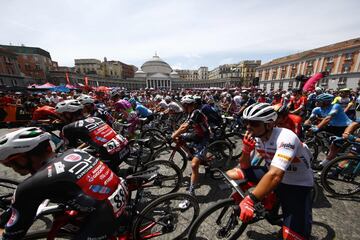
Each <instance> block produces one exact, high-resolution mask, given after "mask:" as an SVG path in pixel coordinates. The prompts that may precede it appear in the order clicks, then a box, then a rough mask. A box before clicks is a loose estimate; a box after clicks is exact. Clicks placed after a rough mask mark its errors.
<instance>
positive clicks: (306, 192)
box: [276, 184, 312, 240]
mask: <svg viewBox="0 0 360 240" xmlns="http://www.w3.org/2000/svg"><path fill="white" fill-rule="evenodd" d="M276 193H277V196H278V197H279V199H280V203H281V209H282V212H283V217H284V222H283V227H282V232H283V239H284V240H292V239H297V240H303V239H309V238H310V235H311V225H312V200H311V187H303V186H294V185H287V184H280V185H279V186H278V188H277V189H276Z"/></svg>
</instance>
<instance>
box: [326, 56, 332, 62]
mask: <svg viewBox="0 0 360 240" xmlns="http://www.w3.org/2000/svg"><path fill="white" fill-rule="evenodd" d="M326 62H327V63H333V62H334V57H333V56H330V57H327V58H326Z"/></svg>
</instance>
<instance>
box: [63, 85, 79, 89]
mask: <svg viewBox="0 0 360 240" xmlns="http://www.w3.org/2000/svg"><path fill="white" fill-rule="evenodd" d="M65 87H67V88H68V89H70V90H73V89H78V87H76V86H74V85H72V84H66V85H65Z"/></svg>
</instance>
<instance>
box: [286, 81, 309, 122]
mask: <svg viewBox="0 0 360 240" xmlns="http://www.w3.org/2000/svg"><path fill="white" fill-rule="evenodd" d="M292 93H293V95H292V96H291V98H290V103H289V105H290V106H291V107H292V109H293V110H292V111H290V113H292V114H296V115H299V116H303V115H304V114H305V112H306V109H305V107H306V102H307V98H306V97H305V96H303V95H302V90H301V89H300V88H295V89H293V90H292Z"/></svg>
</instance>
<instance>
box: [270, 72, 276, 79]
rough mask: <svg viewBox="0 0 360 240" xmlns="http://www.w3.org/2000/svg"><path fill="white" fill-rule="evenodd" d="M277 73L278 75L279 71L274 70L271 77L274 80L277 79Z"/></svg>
mask: <svg viewBox="0 0 360 240" xmlns="http://www.w3.org/2000/svg"><path fill="white" fill-rule="evenodd" d="M276 75H277V71H273V72H272V76H271V79H272V80H275V79H276Z"/></svg>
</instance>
